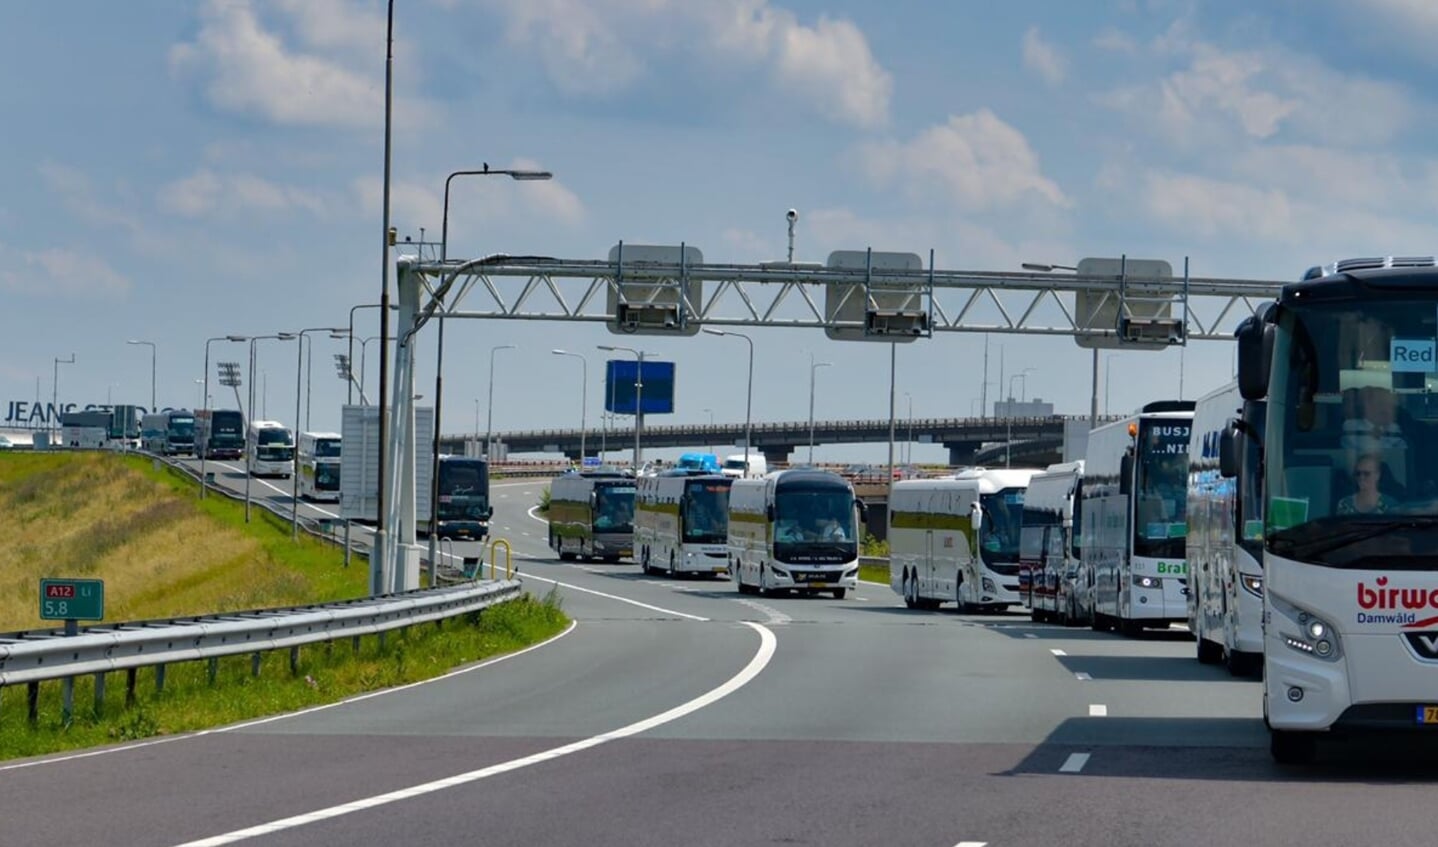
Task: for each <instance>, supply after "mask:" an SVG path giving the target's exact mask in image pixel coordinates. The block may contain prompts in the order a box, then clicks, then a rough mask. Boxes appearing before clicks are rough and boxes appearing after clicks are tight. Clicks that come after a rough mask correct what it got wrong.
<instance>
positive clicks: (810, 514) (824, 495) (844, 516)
mask: <svg viewBox="0 0 1438 847" xmlns="http://www.w3.org/2000/svg"><path fill="white" fill-rule="evenodd" d="M774 540H775V541H779V542H796V541H853V540H854V495H853V494H850V493H849V492H848V491H846V490H844V489H842V488H831V489H818V490H813V491H804V490H802V489H801V490H798V491H795V490H781V491H779V492H778V493H777V494H776V495H775V496H774Z"/></svg>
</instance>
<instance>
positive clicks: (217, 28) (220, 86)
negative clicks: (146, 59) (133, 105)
mask: <svg viewBox="0 0 1438 847" xmlns="http://www.w3.org/2000/svg"><path fill="white" fill-rule="evenodd" d="M322 5H323V6H324V7H325V8H327V9H328V8H331V7H336V6H335V3H334V2H333V0H326V2H325V3H324V4H322ZM281 8H282V9H286V10H289V11H293V12H295V14H297V15H298V19H297V20H298V24H297V29H298V30H299V31H300V33H301V34H302V36H303V37H304V38H306V39H308V40H309V43H310V46H321V47H325V46H329V47H333V46H335V44H336V43H340V44H342V45H343V46H345V47H346V48H348V47H351V46H353V43H352V39H353V38H355V37H357V36H356V34H355V28H354V27H352V26H350V25H348V24H347V25H345V26H343V27H341V28H338V29H336V28H332V27H326V26H322V25H321V23H320V22H319V21H318V20H317V17H318V16H317V14H316V12H317V11H318V9H317V8H315V7H310V6H309V4H305V3H295V2H289V1H288V0H286V2H285V3H283V4H282V6H281ZM336 8H337V7H336ZM353 11H354V10H353V9H352V8H350V7H349V6H348V4H346V8H345V9H344V10H343V11H341V12H338V13H337V14H339V16H340V17H341V18H344V17H345V16H346V15H350V14H353ZM200 17H201V25H200V31H199V33H198V35H197V36H196V38H195V41H194V42H193V43H189V44H178V45H175V46H174V47H173V48H171V51H170V66H171V69H172V71H173V72H174V73H176V74H177V75H181V76H187V75H188V76H193V77H196V78H199V79H202V80H204V85H205V92H206V94H207V95H208V96H209V98H210V101H211V102H212V103H213V104H214V105H215V106H216V107H217V108H220V109H223V110H226V111H232V112H238V113H241V114H247V115H253V116H257V117H260V118H262V119H264V120H267V121H271V122H274V123H278V124H290V125H303V126H340V127H353V126H371V125H373V124H375V123H377V122H378V120H379V116H380V115H382V113H383V99H382V96H381V95H382V88H381V86H380V85H379V84H378V82H377V80H376V79H374V78H373V77H371V76H367V75H365V74H364V73H363V72H361V71H359V70H357V69H355V68H352V67H347V66H346V65H345V63H343V62H341V61H338V60H336V59H332V58H329V57H324V56H320V55H314V54H307V53H303V52H297V51H295V50H293V49H291V48H290V47H289V46H287V45H286V44H285V43H284V42H283V41H282V40H281V38H280V36H279V35H277V34H275V33H274V32H271V31H269V30H267V29H265V27H264V26H263V25H262V24H261V22H260V20H259V16H258V14H257V13H256V11H255V8H254V7H253V6H252V5H251V3H250V2H248V0H210V2H209V3H207V4H206V5H205V6H204V7H203V10H202V11H201V14H200ZM372 49H373V50H374V51H376V53H378V52H379V51H382V50H383V49H384V39H383V37H381V38H380V39H379V41H378V43H377V44H375V45H373V46H372Z"/></svg>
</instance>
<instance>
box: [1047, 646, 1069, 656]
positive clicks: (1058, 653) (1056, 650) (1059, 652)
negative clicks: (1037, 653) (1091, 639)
mask: <svg viewBox="0 0 1438 847" xmlns="http://www.w3.org/2000/svg"><path fill="white" fill-rule="evenodd" d="M1049 652H1050V653H1052V654H1054V655H1055V656H1067V655H1068V654H1067V653H1065V652H1064V651H1062V650H1060V649H1059V648H1057V647H1050V648H1049Z"/></svg>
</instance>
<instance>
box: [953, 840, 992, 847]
mask: <svg viewBox="0 0 1438 847" xmlns="http://www.w3.org/2000/svg"><path fill="white" fill-rule="evenodd" d="M988 843H989V842H987V841H960V842H959V843H958V844H955V845H954V847H987V845H988Z"/></svg>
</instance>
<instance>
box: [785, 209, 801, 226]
mask: <svg viewBox="0 0 1438 847" xmlns="http://www.w3.org/2000/svg"><path fill="white" fill-rule="evenodd" d="M784 217H786V218H788V219H789V222H790V223H793V222H794V221H797V220H798V219H799V210H798V209H790V210H789V211H788V212H786V213H785V214H784Z"/></svg>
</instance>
